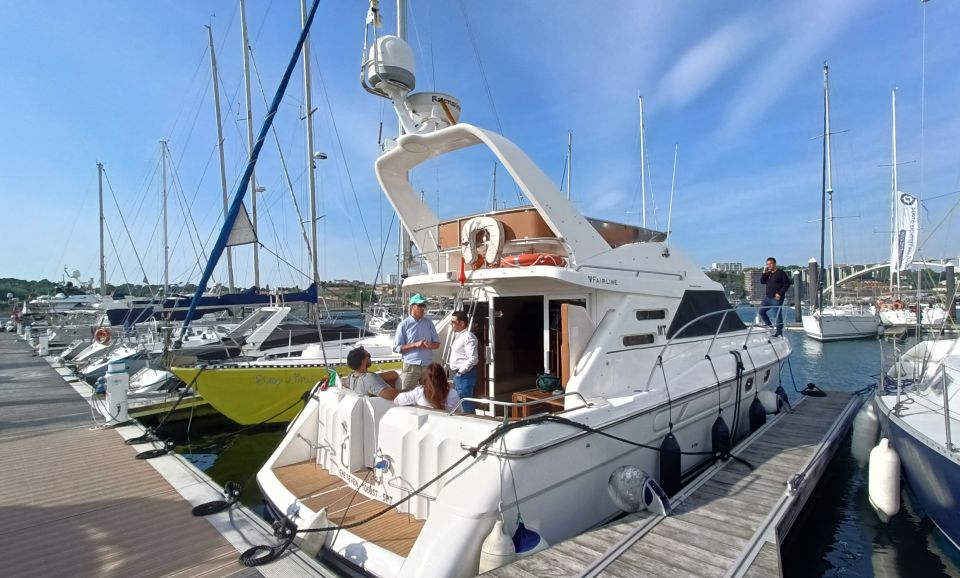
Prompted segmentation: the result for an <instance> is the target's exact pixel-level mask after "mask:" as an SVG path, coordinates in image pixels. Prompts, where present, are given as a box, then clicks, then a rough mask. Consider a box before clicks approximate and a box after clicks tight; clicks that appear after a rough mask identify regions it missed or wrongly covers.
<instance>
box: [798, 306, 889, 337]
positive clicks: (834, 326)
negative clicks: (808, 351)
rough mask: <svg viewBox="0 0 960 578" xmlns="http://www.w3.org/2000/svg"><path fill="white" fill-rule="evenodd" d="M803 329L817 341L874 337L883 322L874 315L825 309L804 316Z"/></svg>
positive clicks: (881, 327) (881, 328) (880, 329)
mask: <svg viewBox="0 0 960 578" xmlns="http://www.w3.org/2000/svg"><path fill="white" fill-rule="evenodd" d="M803 330H804V331H805V332H806V334H807V336H808V337H811V338H813V339H816V340H817V341H844V340H847V339H863V338H867V337H876V336H877V335H878V334H879V333H880V331H882V330H883V324H882V323H881V322H880V319H879V318H878V317H877V316H875V315H869V314H866V313H855V312H848V311H843V310H831V309H825V310H824V311H822V312H821V311H815V312H814V313H813V315H806V316H804V318H803Z"/></svg>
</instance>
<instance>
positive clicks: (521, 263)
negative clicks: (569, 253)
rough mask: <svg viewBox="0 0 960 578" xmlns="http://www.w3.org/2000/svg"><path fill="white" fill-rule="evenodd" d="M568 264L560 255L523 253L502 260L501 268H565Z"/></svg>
mask: <svg viewBox="0 0 960 578" xmlns="http://www.w3.org/2000/svg"><path fill="white" fill-rule="evenodd" d="M566 264H567V260H566V259H564V258H563V257H561V256H560V255H551V254H549V253H521V254H519V255H510V256H508V257H504V258H503V259H501V260H500V266H501V267H533V266H535V265H550V266H552V267H563V266H564V265H566Z"/></svg>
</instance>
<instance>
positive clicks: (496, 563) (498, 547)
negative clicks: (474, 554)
mask: <svg viewBox="0 0 960 578" xmlns="http://www.w3.org/2000/svg"><path fill="white" fill-rule="evenodd" d="M516 558H517V550H516V548H514V546H513V540H512V539H511V538H510V536H507V535H506V534H505V533H504V532H503V520H497V521H496V522H495V523H494V524H493V529H492V530H490V534H489V535H487V538H486V539H485V540H484V541H483V546H481V547H480V573H481V574H483V573H484V572H489V571H490V570H494V569H496V568H499V567H500V566H503V565H506V564H509V563H510V562H513V561H514V560H516Z"/></svg>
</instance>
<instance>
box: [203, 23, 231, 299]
mask: <svg viewBox="0 0 960 578" xmlns="http://www.w3.org/2000/svg"><path fill="white" fill-rule="evenodd" d="M207 39H208V40H209V41H210V69H211V72H212V74H213V104H214V109H215V110H216V113H217V149H218V150H219V153H220V189H221V190H222V191H223V215H224V217H226V215H227V211H228V210H229V202H230V199H229V196H228V193H227V165H226V161H225V160H224V158H223V119H222V118H221V116H220V73H219V72H217V53H216V51H215V50H214V48H213V28H212V27H210V26H207ZM227 283H228V284H229V287H230V291H231V292H232V291H233V290H234V288H235V285H234V282H233V250H232V249H231V248H230V247H227Z"/></svg>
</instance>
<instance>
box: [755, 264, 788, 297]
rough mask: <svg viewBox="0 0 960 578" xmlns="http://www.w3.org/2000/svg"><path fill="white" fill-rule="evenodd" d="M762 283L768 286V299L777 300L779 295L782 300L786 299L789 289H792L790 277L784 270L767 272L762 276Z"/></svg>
mask: <svg viewBox="0 0 960 578" xmlns="http://www.w3.org/2000/svg"><path fill="white" fill-rule="evenodd" d="M760 283H762V284H763V285H766V286H767V297H769V298H770V299H776V298H777V293H779V294H780V298H781V299H784V298H786V296H787V289H789V288H790V277H788V276H787V272H786V271H784V270H783V269H777V270H776V271H765V272H764V273H763V274H762V275H760Z"/></svg>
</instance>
